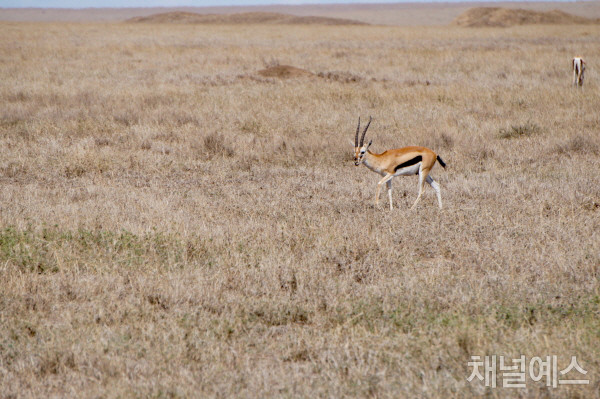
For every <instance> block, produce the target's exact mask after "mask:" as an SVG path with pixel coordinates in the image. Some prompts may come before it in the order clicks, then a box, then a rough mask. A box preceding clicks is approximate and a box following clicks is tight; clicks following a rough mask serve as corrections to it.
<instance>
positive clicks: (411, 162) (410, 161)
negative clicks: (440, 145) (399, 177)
mask: <svg viewBox="0 0 600 399" xmlns="http://www.w3.org/2000/svg"><path fill="white" fill-rule="evenodd" d="M422 160H423V157H422V156H420V155H417V156H416V157H414V158H413V159H409V160H408V161H406V162H403V163H401V164H400V165H398V166H396V167H395V168H394V172H396V171H398V169H402V168H406V167H407V166H411V165H414V164H416V163H419V162H421V161H422Z"/></svg>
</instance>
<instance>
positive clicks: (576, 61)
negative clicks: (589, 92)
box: [572, 57, 585, 87]
mask: <svg viewBox="0 0 600 399" xmlns="http://www.w3.org/2000/svg"><path fill="white" fill-rule="evenodd" d="M572 69H573V86H578V87H583V74H584V72H585V61H584V60H583V58H581V57H574V58H573V61H572Z"/></svg>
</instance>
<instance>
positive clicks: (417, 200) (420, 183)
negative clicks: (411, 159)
mask: <svg viewBox="0 0 600 399" xmlns="http://www.w3.org/2000/svg"><path fill="white" fill-rule="evenodd" d="M424 174H425V173H424V172H423V170H419V195H417V199H416V200H415V203H414V204H413V205H412V206H411V207H410V209H414V208H415V206H417V203H418V202H419V200H420V199H421V194H423V185H424V184H425V179H424V176H423V175H424Z"/></svg>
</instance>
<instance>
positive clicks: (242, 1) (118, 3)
mask: <svg viewBox="0 0 600 399" xmlns="http://www.w3.org/2000/svg"><path fill="white" fill-rule="evenodd" d="M458 1H464V0H425V1H423V0H408V1H406V0H405V1H399V0H376V1H369V0H221V1H219V0H79V1H78V0H0V7H5V8H13V7H36V8H88V7H99V8H101V7H179V6H191V7H205V6H249V5H264V4H287V5H298V4H325V3H327V4H340V3H346V4H348V3H363V4H364V3H369V4H375V3H403V2H453V3H454V2H458ZM488 1H490V0H488ZM491 1H494V0H491ZM559 1H560V0H559ZM563 1H564V0H563Z"/></svg>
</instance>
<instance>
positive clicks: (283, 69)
mask: <svg viewBox="0 0 600 399" xmlns="http://www.w3.org/2000/svg"><path fill="white" fill-rule="evenodd" d="M258 74H259V75H261V76H264V77H267V78H280V79H288V78H302V77H308V76H314V74H313V73H312V72H309V71H307V70H306V69H301V68H296V67H293V66H290V65H277V66H273V67H269V68H265V69H261V70H260V71H258Z"/></svg>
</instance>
